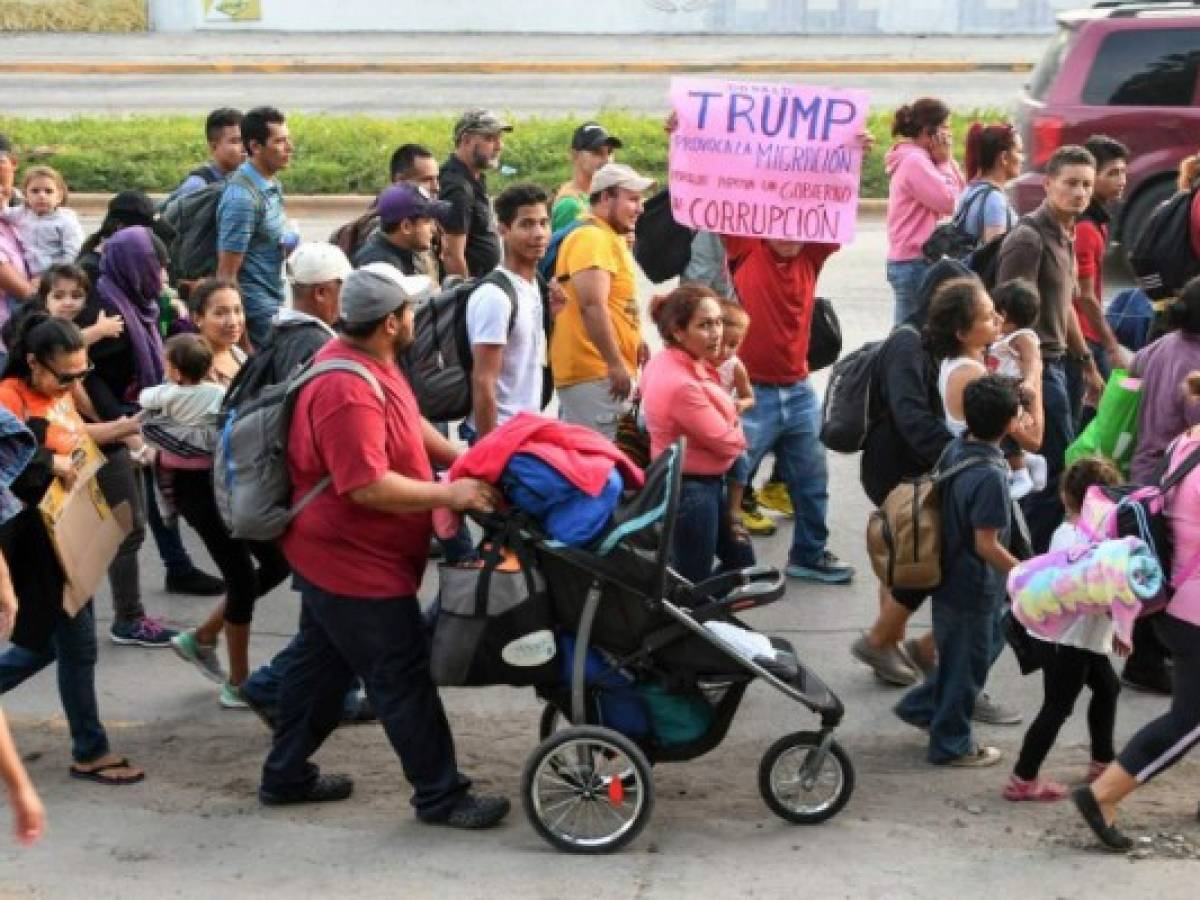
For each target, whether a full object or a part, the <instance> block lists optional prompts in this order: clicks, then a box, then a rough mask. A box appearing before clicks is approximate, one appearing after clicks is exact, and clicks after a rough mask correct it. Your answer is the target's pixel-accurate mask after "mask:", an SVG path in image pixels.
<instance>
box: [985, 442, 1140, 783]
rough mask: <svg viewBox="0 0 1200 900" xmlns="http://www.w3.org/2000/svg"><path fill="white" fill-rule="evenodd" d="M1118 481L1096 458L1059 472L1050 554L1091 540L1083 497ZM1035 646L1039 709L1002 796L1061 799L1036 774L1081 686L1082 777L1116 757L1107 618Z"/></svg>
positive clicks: (1116, 686) (1116, 688)
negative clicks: (1062, 516)
mask: <svg viewBox="0 0 1200 900" xmlns="http://www.w3.org/2000/svg"><path fill="white" fill-rule="evenodd" d="M1120 482H1121V473H1120V472H1118V471H1117V469H1116V467H1115V466H1114V465H1113V464H1112V463H1110V462H1109V461H1108V460H1105V459H1100V458H1098V457H1084V458H1083V459H1080V460H1076V461H1075V463H1074V464H1072V465H1071V467H1070V468H1069V469H1067V470H1066V471H1065V472H1063V476H1062V485H1061V487H1060V491H1061V493H1062V501H1063V506H1064V508H1065V509H1066V511H1067V518H1066V520H1065V521H1064V522H1063V523H1062V524H1061V525H1059V526H1058V529H1057V530H1056V531H1055V532H1054V536H1053V537H1052V538H1051V539H1050V552H1051V553H1053V552H1055V551H1057V550H1067V549H1069V548H1071V547H1078V546H1086V545H1088V544H1090V543H1091V540H1090V539H1089V538H1088V536H1087V535H1086V534H1084V533H1083V531H1082V530H1081V529H1080V528H1079V526H1078V525H1077V524H1076V523H1077V522H1078V520H1079V511H1080V509H1081V508H1082V507H1083V498H1084V495H1086V494H1087V490H1088V488H1090V487H1091V486H1092V485H1097V484H1110V485H1111V484H1119V483H1120ZM1039 649H1041V650H1042V651H1043V652H1042V653H1041V662H1042V690H1043V695H1042V708H1041V709H1040V710H1039V711H1038V714H1037V716H1036V717H1035V718H1034V720H1033V722H1032V723H1030V725H1029V730H1028V731H1027V732H1025V740H1024V741H1022V743H1021V753H1020V756H1018V757H1017V764H1016V766H1015V767H1014V768H1013V773H1012V776H1011V777H1010V778H1009V780H1008V784H1007V785H1005V787H1004V796H1005V798H1006V799H1008V800H1061V799H1063V798H1064V797H1066V796H1067V789H1066V788H1065V787H1064V786H1063V785H1061V784H1059V783H1057V782H1054V781H1042V780H1041V779H1039V778H1038V772H1039V771H1040V770H1041V767H1042V763H1043V762H1045V760H1046V755H1047V754H1048V753H1049V752H1050V748H1051V747H1053V746H1054V740H1055V738H1057V737H1058V732H1059V730H1060V729H1061V728H1062V726H1063V723H1065V722H1066V721H1067V719H1068V718H1070V716H1071V711H1072V710H1073V709H1074V706H1075V701H1076V700H1077V699H1078V698H1079V694H1080V693H1081V692H1082V691H1083V689H1084V687H1085V686H1086V687H1088V688H1090V689H1091V692H1092V699H1091V700H1090V701H1089V702H1088V710H1087V722H1088V735H1089V737H1090V739H1091V743H1092V761H1091V763H1090V764H1089V765H1088V770H1087V776H1086V777H1087V781H1088V782H1089V783H1090V782H1092V781H1095V780H1096V779H1097V778H1099V777H1100V774H1101V773H1102V772H1103V771H1104V769H1105V768H1106V767H1107V766H1108V764H1109V763H1110V762H1112V761H1113V758H1114V757H1115V756H1116V751H1115V750H1114V749H1113V728H1114V726H1115V724H1116V719H1117V694H1119V693H1120V690H1121V684H1120V682H1119V681H1118V680H1117V673H1116V671H1115V670H1114V669H1113V667H1112V663H1111V662H1109V659H1108V654H1110V653H1112V652H1113V622H1112V618H1111V617H1109V616H1081V617H1080V618H1079V619H1078V620H1077V621H1076V622H1075V623H1073V624H1072V625H1071V626H1070V627H1069V628H1068V629H1067V631H1066V633H1064V634H1063V635H1062V636H1061V637H1060V638H1059V639H1058V640H1057V641H1056V642H1054V643H1052V644H1049V643H1047V644H1044V645H1039Z"/></svg>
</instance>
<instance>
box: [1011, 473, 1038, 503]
mask: <svg viewBox="0 0 1200 900" xmlns="http://www.w3.org/2000/svg"><path fill="white" fill-rule="evenodd" d="M1032 493H1033V478H1031V477H1030V475H1029V470H1028V469H1014V470H1013V471H1012V474H1011V475H1009V477H1008V494H1009V496H1010V497H1012V498H1013V499H1014V500H1020V499H1021V498H1022V497H1028V496H1029V495H1030V494H1032Z"/></svg>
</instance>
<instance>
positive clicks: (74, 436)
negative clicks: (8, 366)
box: [0, 376, 86, 456]
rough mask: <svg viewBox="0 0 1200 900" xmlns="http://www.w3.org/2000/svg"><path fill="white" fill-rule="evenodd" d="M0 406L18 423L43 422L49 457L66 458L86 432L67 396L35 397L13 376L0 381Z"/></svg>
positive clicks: (28, 388) (34, 394)
mask: <svg viewBox="0 0 1200 900" xmlns="http://www.w3.org/2000/svg"><path fill="white" fill-rule="evenodd" d="M0 405H3V406H5V407H6V408H7V409H8V410H9V411H10V412H12V414H13V415H15V416H16V417H17V418H18V419H20V420H21V421H22V422H27V421H29V420H30V419H45V420H46V421H47V423H49V424H48V426H47V428H46V441H45V447H46V449H47V450H49V451H50V452H51V453H55V454H61V455H64V456H65V455H68V454H70V453H71V452H72V451H74V449H75V446H76V445H77V444H78V443H79V440H80V438H82V437H83V436H84V435H85V434H86V432H85V431H84V427H83V419H81V418H80V417H79V413H78V412H76V411H75V402H74V401H73V400H72V399H71V395H70V393H65V394H63V395H62V396H61V397H57V398H53V397H47V396H46V395H45V394H39V393H37V392H36V391H34V390H33V389H32V388H30V387H29V385H28V384H26V383H25V381H24V379H22V378H17V377H16V376H13V377H10V378H5V379H4V380H3V381H0Z"/></svg>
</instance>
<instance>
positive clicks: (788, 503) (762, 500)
mask: <svg viewBox="0 0 1200 900" xmlns="http://www.w3.org/2000/svg"><path fill="white" fill-rule="evenodd" d="M758 505H759V506H765V507H766V508H767V509H773V510H774V511H775V512H777V513H780V514H781V515H784V516H787V517H788V518H789V519H790V518H792V517H794V516H795V515H796V509H795V507H793V506H792V498H791V497H790V496H788V491H787V485H786V484H784V483H783V482H782V481H768V482H767V483H766V484H764V485H763V487H762V490H761V491H759V492H758Z"/></svg>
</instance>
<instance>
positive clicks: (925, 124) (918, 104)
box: [892, 97, 950, 138]
mask: <svg viewBox="0 0 1200 900" xmlns="http://www.w3.org/2000/svg"><path fill="white" fill-rule="evenodd" d="M949 118H950V107H948V106H947V105H946V104H945V103H943V102H942V101H941V100H938V99H936V98H934V97H922V98H921V99H920V100H914V101H913V102H912V103H906V104H904V106H901V107H900V108H899V109H898V110H896V112H895V113H893V115H892V137H904V138H918V137H920V136H921V135H922V134H932V133H933V132H934V131H936V130H937V129H938V128H940V127H941V126H942V125H944V124H946V120H947V119H949Z"/></svg>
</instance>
